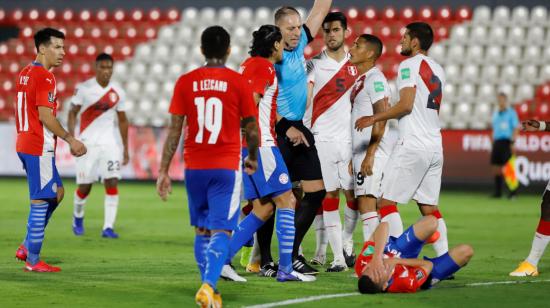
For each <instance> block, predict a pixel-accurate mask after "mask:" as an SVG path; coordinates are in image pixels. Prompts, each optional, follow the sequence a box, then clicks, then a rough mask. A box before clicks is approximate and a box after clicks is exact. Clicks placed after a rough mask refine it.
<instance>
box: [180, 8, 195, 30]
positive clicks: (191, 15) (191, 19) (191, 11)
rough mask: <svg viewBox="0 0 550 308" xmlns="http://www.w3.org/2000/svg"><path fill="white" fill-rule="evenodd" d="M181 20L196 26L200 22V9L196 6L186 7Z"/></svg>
mask: <svg viewBox="0 0 550 308" xmlns="http://www.w3.org/2000/svg"><path fill="white" fill-rule="evenodd" d="M181 22H182V24H184V25H186V26H187V27H194V26H196V25H197V23H198V22H199V11H198V10H197V9H196V8H194V7H190V8H185V9H184V10H183V14H182V18H181Z"/></svg>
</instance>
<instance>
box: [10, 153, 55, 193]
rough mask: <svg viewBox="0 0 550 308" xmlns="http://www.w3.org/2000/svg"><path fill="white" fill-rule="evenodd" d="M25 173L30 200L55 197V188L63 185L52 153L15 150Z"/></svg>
mask: <svg viewBox="0 0 550 308" xmlns="http://www.w3.org/2000/svg"><path fill="white" fill-rule="evenodd" d="M17 156H19V159H20V160H21V162H22V163H23V169H25V172H26V173H27V184H28V185H29V196H30V199H31V200H45V199H53V198H57V188H58V187H63V183H61V178H60V177H59V173H58V172H57V167H56V166H55V156H54V154H53V153H46V154H44V155H41V156H38V155H30V154H25V153H19V152H17Z"/></svg>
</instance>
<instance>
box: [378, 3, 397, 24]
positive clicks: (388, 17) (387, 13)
mask: <svg viewBox="0 0 550 308" xmlns="http://www.w3.org/2000/svg"><path fill="white" fill-rule="evenodd" d="M397 18H398V15H397V11H396V10H395V8H393V7H391V6H390V7H387V8H385V9H384V11H383V12H382V20H384V21H387V22H389V21H395V20H396V19H397Z"/></svg>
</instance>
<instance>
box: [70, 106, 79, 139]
mask: <svg viewBox="0 0 550 308" xmlns="http://www.w3.org/2000/svg"><path fill="white" fill-rule="evenodd" d="M80 108H82V106H80V105H74V104H71V109H70V110H69V114H68V116H67V117H68V118H67V126H68V127H67V128H68V129H69V134H71V135H73V136H74V129H75V127H76V116H77V115H78V113H79V112H80Z"/></svg>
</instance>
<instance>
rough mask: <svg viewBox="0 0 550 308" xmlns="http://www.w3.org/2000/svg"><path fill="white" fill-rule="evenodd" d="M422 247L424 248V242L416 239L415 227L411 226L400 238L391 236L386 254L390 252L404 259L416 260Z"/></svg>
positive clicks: (385, 250)
mask: <svg viewBox="0 0 550 308" xmlns="http://www.w3.org/2000/svg"><path fill="white" fill-rule="evenodd" d="M422 246H424V242H423V241H421V240H419V239H417V238H416V236H415V235H414V231H413V227H412V226H410V227H409V228H407V230H405V232H403V234H401V235H400V236H399V237H397V238H396V237H393V236H390V239H389V240H388V243H387V244H386V247H385V248H384V252H390V253H392V254H394V255H396V256H397V257H399V258H403V259H416V258H418V255H419V254H420V251H421V250H422Z"/></svg>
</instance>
